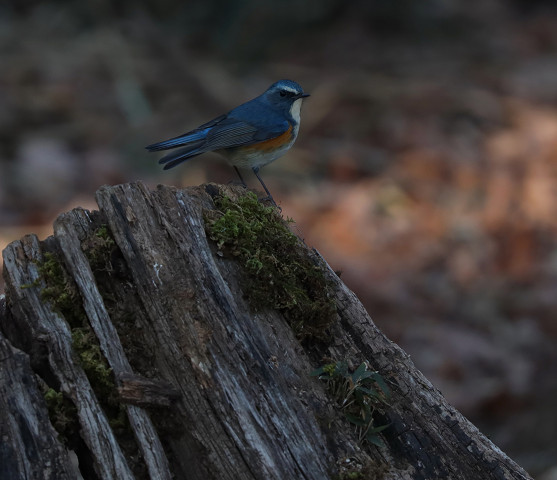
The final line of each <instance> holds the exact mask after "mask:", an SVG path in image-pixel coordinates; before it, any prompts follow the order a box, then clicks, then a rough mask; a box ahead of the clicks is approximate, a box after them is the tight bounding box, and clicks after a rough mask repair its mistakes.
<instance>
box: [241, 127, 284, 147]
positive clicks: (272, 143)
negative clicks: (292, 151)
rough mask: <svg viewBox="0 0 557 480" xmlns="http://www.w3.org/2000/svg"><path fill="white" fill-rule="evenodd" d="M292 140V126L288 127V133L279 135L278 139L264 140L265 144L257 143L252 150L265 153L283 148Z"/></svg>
mask: <svg viewBox="0 0 557 480" xmlns="http://www.w3.org/2000/svg"><path fill="white" fill-rule="evenodd" d="M291 140H292V125H290V126H289V127H288V130H286V132H284V133H283V134H281V135H279V136H278V137H275V138H271V139H269V140H264V141H263V142H259V143H255V144H253V145H251V148H253V149H254V150H260V151H263V152H266V151H273V150H276V149H277V148H280V147H282V146H283V145H286V144H287V143H289V142H290V141H291Z"/></svg>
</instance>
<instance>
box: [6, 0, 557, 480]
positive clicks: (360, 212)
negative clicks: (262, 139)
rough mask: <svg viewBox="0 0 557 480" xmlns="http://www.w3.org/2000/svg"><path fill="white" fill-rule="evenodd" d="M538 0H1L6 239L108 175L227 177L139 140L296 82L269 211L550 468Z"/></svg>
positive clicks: (386, 324) (544, 47)
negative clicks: (297, 121)
mask: <svg viewBox="0 0 557 480" xmlns="http://www.w3.org/2000/svg"><path fill="white" fill-rule="evenodd" d="M554 3H555V2H551V1H545V2H544V1H535V0H530V1H528V0H523V1H520V0H515V1H510V0H431V1H424V2H417V1H413V0H396V1H388V0H351V1H350V2H346V1H344V0H319V1H315V0H314V1H311V0H282V1H278V0H276V1H270V0H266V1H262V0H242V1H236V2H230V1H225V0H213V1H208V0H192V1H180V2H178V1H175V0H152V1H145V2H137V1H130V0H128V1H126V0H124V1H119V2H111V1H109V0H95V1H89V2H77V1H75V2H72V1H62V0H60V1H51V2H38V1H33V0H17V1H5V2H2V4H1V5H0V248H4V246H5V245H6V244H7V243H9V242H10V241H11V240H14V239H17V238H20V237H21V236H23V235H24V234H26V233H31V232H33V233H37V234H38V235H39V236H40V237H42V238H44V237H46V236H48V235H49V234H50V232H51V225H52V222H53V220H54V218H55V217H56V215H57V214H58V213H60V212H62V211H66V210H69V209H71V208H73V207H76V206H83V207H85V208H90V209H94V208H95V207H96V206H95V203H94V192H95V190H96V189H97V188H98V187H99V186H101V185H103V184H107V183H108V184H115V183H121V182H129V181H135V180H142V181H144V182H146V183H147V184H149V185H151V186H155V185H156V184H157V183H166V184H172V185H178V186H186V185H197V184H200V183H203V182H208V181H213V182H221V183H227V182H229V181H230V180H235V179H236V178H235V173H234V171H233V170H232V169H231V168H230V167H229V166H227V165H226V163H225V162H224V161H223V160H221V159H220V158H219V157H218V156H216V155H212V154H208V155H205V156H203V157H201V158H197V159H194V160H192V161H191V162H188V163H187V164H184V165H183V166H181V167H180V168H178V169H175V170H171V171H168V172H164V173H163V172H162V171H161V170H160V168H159V166H158V165H157V158H158V157H157V156H156V155H154V154H148V153H147V152H146V151H145V150H144V148H143V147H144V146H145V145H147V144H149V143H152V142H155V141H158V140H162V139H165V138H168V137H171V136H175V135H178V134H180V133H183V132H184V131H186V130H188V129H190V128H194V127H196V126H197V125H198V124H200V123H202V122H205V121H207V120H210V119H211V118H213V117H215V116H217V115H219V114H221V113H223V112H224V111H226V110H228V109H230V108H232V107H234V106H236V105H237V104H239V103H241V102H243V101H246V100H248V99H250V98H251V97H253V96H255V95H257V94H259V93H261V92H262V91H263V90H265V88H266V87H267V86H268V85H269V84H271V83H272V82H274V81H275V80H278V79H280V78H291V79H294V80H297V81H298V82H300V83H301V84H302V85H303V87H304V88H305V89H306V90H307V91H308V92H310V93H311V94H312V96H311V97H310V98H309V99H308V100H307V101H306V102H305V104H304V108H303V115H302V126H301V130H300V136H299V138H298V142H297V143H296V145H295V148H294V149H293V150H292V151H291V152H290V153H289V154H288V155H287V156H285V157H283V158H282V159H281V160H279V161H277V162H275V163H273V164H272V165H269V166H267V167H265V168H264V169H263V171H262V174H263V178H264V179H265V181H266V183H267V185H268V186H269V188H270V189H271V191H272V192H273V195H274V197H275V199H277V201H278V202H279V203H280V205H281V206H282V209H283V214H284V215H285V216H290V217H293V218H294V219H295V221H296V226H295V230H296V232H297V233H298V234H299V235H300V236H301V237H303V238H305V240H306V242H307V243H308V244H310V245H312V246H314V247H316V248H317V249H318V250H319V251H320V253H321V254H322V255H323V256H324V257H325V258H326V260H327V261H328V262H329V263H330V264H331V265H332V266H333V268H335V269H337V270H340V271H342V278H343V279H344V281H345V282H346V284H347V285H348V286H349V287H350V288H352V289H353V290H354V291H355V292H356V293H357V295H358V296H359V298H360V299H361V300H362V301H363V302H364V304H365V305H366V307H367V309H368V311H369V312H370V314H371V315H372V317H373V318H374V320H375V322H376V323H377V324H378V325H379V326H380V328H381V329H382V330H383V331H384V332H386V333H387V335H388V336H389V337H390V338H391V339H393V340H394V341H396V342H398V343H399V344H400V345H401V346H402V347H403V348H404V349H405V350H406V351H407V352H409V353H410V354H411V355H412V357H413V359H414V361H415V363H416V364H417V366H418V367H419V368H420V369H421V370H422V371H423V372H424V373H425V374H426V375H427V377H428V378H429V379H430V380H432V382H433V383H434V384H435V385H436V386H437V387H439V388H440V389H441V391H442V392H443V393H444V395H445V396H446V397H447V398H448V400H449V401H450V402H451V403H452V404H454V405H455V406H456V407H457V408H459V409H460V410H461V411H462V412H463V413H464V414H465V415H467V416H468V417H469V418H470V419H471V420H472V421H473V422H474V423H475V424H476V425H477V426H478V427H479V428H480V430H482V431H483V432H484V433H486V434H487V435H488V436H489V437H490V438H491V439H492V440H493V441H494V442H495V443H496V444H497V445H498V446H500V447H501V448H502V449H503V450H504V451H505V452H507V453H508V454H509V455H510V456H511V457H512V458H514V459H515V460H516V461H518V462H519V463H520V464H521V465H522V466H523V467H525V468H526V469H527V470H528V471H529V472H530V473H531V474H532V475H534V476H535V477H536V478H539V479H543V480H551V479H556V478H557V368H556V366H557V348H556V345H557V343H556V340H557V323H556V310H557V10H556V7H555V6H554ZM246 178H247V179H248V183H250V184H251V185H252V186H254V187H257V188H259V187H258V183H257V181H256V179H255V178H254V177H253V176H252V175H251V174H249V173H247V174H246ZM0 288H1V287H0Z"/></svg>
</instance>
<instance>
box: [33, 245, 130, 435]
mask: <svg viewBox="0 0 557 480" xmlns="http://www.w3.org/2000/svg"><path fill="white" fill-rule="evenodd" d="M38 270H39V274H40V276H41V277H40V278H41V279H42V280H43V281H44V284H45V286H44V288H43V289H42V290H41V299H42V300H43V301H45V302H48V303H49V304H50V305H51V306H52V309H53V310H54V311H56V312H57V313H58V314H60V315H61V316H63V317H64V319H65V320H66V321H67V322H68V324H69V325H70V329H71V335H72V348H73V352H74V354H75V356H76V360H77V362H78V363H79V364H80V365H81V367H82V368H83V370H84V372H85V374H86V375H87V378H88V380H89V383H90V384H91V387H92V388H93V391H94V392H95V396H96V397H97V399H98V400H99V403H100V404H101V406H102V407H103V410H104V411H105V413H106V415H107V418H108V419H109V422H110V423H111V425H112V424H113V423H114V425H115V426H118V427H120V426H126V424H125V422H123V419H122V417H125V415H124V413H125V411H124V407H123V406H122V405H120V404H119V402H118V394H117V390H116V384H115V382H114V375H113V372H112V369H111V368H110V367H109V366H108V362H107V360H106V358H105V357H104V355H103V354H102V352H101V349H100V346H99V342H98V340H97V337H96V336H95V334H94V332H93V329H92V328H91V326H90V325H89V321H88V319H87V315H86V313H85V310H84V308H83V304H82V300H81V295H80V293H79V291H78V288H77V285H76V284H75V282H74V281H73V279H72V278H71V277H70V275H69V274H68V273H67V272H66V270H65V268H64V266H63V264H62V263H61V260H60V259H59V257H58V256H57V255H56V254H55V253H50V252H45V254H44V256H43V261H42V262H40V263H39V264H38ZM39 283H40V281H39ZM51 395H53V394H51ZM59 395H61V394H59ZM52 399H54V397H52ZM126 421H127V419H126Z"/></svg>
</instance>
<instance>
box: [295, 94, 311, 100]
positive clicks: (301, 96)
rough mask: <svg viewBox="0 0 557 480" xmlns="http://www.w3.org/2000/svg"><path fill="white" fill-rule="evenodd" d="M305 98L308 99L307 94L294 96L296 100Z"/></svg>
mask: <svg viewBox="0 0 557 480" xmlns="http://www.w3.org/2000/svg"><path fill="white" fill-rule="evenodd" d="M306 97H309V93H300V94H299V95H296V99H298V98H306Z"/></svg>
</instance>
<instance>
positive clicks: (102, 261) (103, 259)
mask: <svg viewBox="0 0 557 480" xmlns="http://www.w3.org/2000/svg"><path fill="white" fill-rule="evenodd" d="M81 248H82V249H83V251H84V252H85V256H86V257H87V259H88V260H89V264H90V265H91V270H92V271H93V273H96V272H100V271H112V263H111V256H112V253H113V252H114V250H115V249H116V248H117V247H116V242H115V241H114V237H113V236H112V233H111V232H110V229H109V228H108V226H107V225H101V226H99V227H98V228H97V229H96V230H95V231H94V232H93V234H92V235H89V236H88V238H87V239H86V240H85V241H84V242H83V243H82V245H81Z"/></svg>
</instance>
